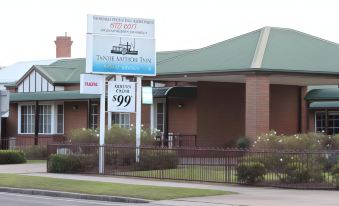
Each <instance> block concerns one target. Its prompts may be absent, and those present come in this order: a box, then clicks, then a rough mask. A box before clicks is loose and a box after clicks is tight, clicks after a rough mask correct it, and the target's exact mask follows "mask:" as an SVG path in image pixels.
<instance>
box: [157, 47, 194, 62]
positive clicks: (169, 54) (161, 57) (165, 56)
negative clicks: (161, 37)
mask: <svg viewBox="0 0 339 206" xmlns="http://www.w3.org/2000/svg"><path fill="white" fill-rule="evenodd" d="M190 51H193V49H188V50H176V51H161V52H157V63H161V62H163V61H165V60H169V59H172V58H175V57H178V56H180V55H183V54H185V53H186V52H190Z"/></svg>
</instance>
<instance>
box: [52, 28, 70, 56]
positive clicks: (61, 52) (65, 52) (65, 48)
mask: <svg viewBox="0 0 339 206" xmlns="http://www.w3.org/2000/svg"><path fill="white" fill-rule="evenodd" d="M54 43H55V46H56V58H60V57H71V47H72V44H73V41H72V40H71V37H70V36H67V34H65V36H57V37H56V40H55V41H54Z"/></svg>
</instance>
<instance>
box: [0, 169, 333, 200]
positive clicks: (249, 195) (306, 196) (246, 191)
mask: <svg viewBox="0 0 339 206" xmlns="http://www.w3.org/2000/svg"><path fill="white" fill-rule="evenodd" d="M45 171H46V164H23V165H6V166H0V173H21V174H24V175H30V176H42V177H53V178H62V179H75V180H90V181H99V182H112V183H123V184H138V185H156V186H168V187H186V188H202V189H217V190H225V191H231V192H236V193H237V194H233V195H223V196H212V197H195V198H183V199H176V200H166V201H156V202H154V203H155V204H157V205H176V206H193V205H194V206H197V205H198V206H217V205H232V206H240V205H242V206H245V205H247V206H294V205H295V206H336V205H339V191H324V190H292V189H276V188H262V187H261V188H260V187H245V186H236V185H225V184H201V183H184V182H171V181H159V180H151V179H137V178H123V177H110V176H89V175H73V174H50V173H46V172H45Z"/></svg>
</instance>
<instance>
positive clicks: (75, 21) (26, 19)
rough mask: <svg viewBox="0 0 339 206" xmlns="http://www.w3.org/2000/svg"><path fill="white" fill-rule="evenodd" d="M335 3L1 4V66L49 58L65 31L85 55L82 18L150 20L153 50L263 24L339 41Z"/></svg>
mask: <svg viewBox="0 0 339 206" xmlns="http://www.w3.org/2000/svg"><path fill="white" fill-rule="evenodd" d="M338 8H339V2H338V3H336V0H1V1H0V31H1V33H0V66H6V65H10V64H12V63H15V62H17V61H26V60H39V59H52V58H54V57H55V44H54V42H53V41H54V40H55V37H56V36H57V35H64V33H65V32H67V33H68V35H69V36H71V37H72V40H73V41H74V43H73V46H72V57H85V54H86V40H85V36H86V15H87V14H97V15H109V16H126V17H140V18H154V19H155V23H156V34H155V35H156V47H157V51H167V50H178V49H194V48H200V47H203V46H207V45H209V44H213V43H216V42H219V41H222V40H226V39H229V38H231V37H234V36H237V35H240V34H243V33H247V32H250V31H253V30H256V29H259V28H261V27H264V26H277V27H288V28H293V29H296V30H300V31H302V32H306V33H309V34H312V35H315V36H318V37H321V38H325V39H327V40H330V41H334V42H337V43H339V12H338Z"/></svg>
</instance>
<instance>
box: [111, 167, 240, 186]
mask: <svg viewBox="0 0 339 206" xmlns="http://www.w3.org/2000/svg"><path fill="white" fill-rule="evenodd" d="M228 171H229V172H227V168H225V167H223V166H193V165H192V166H186V167H180V168H176V169H165V170H150V171H129V172H116V173H114V174H115V175H128V176H135V177H150V178H164V179H176V180H193V181H210V182H236V181H237V177H236V171H235V170H234V169H231V168H228Z"/></svg>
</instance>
